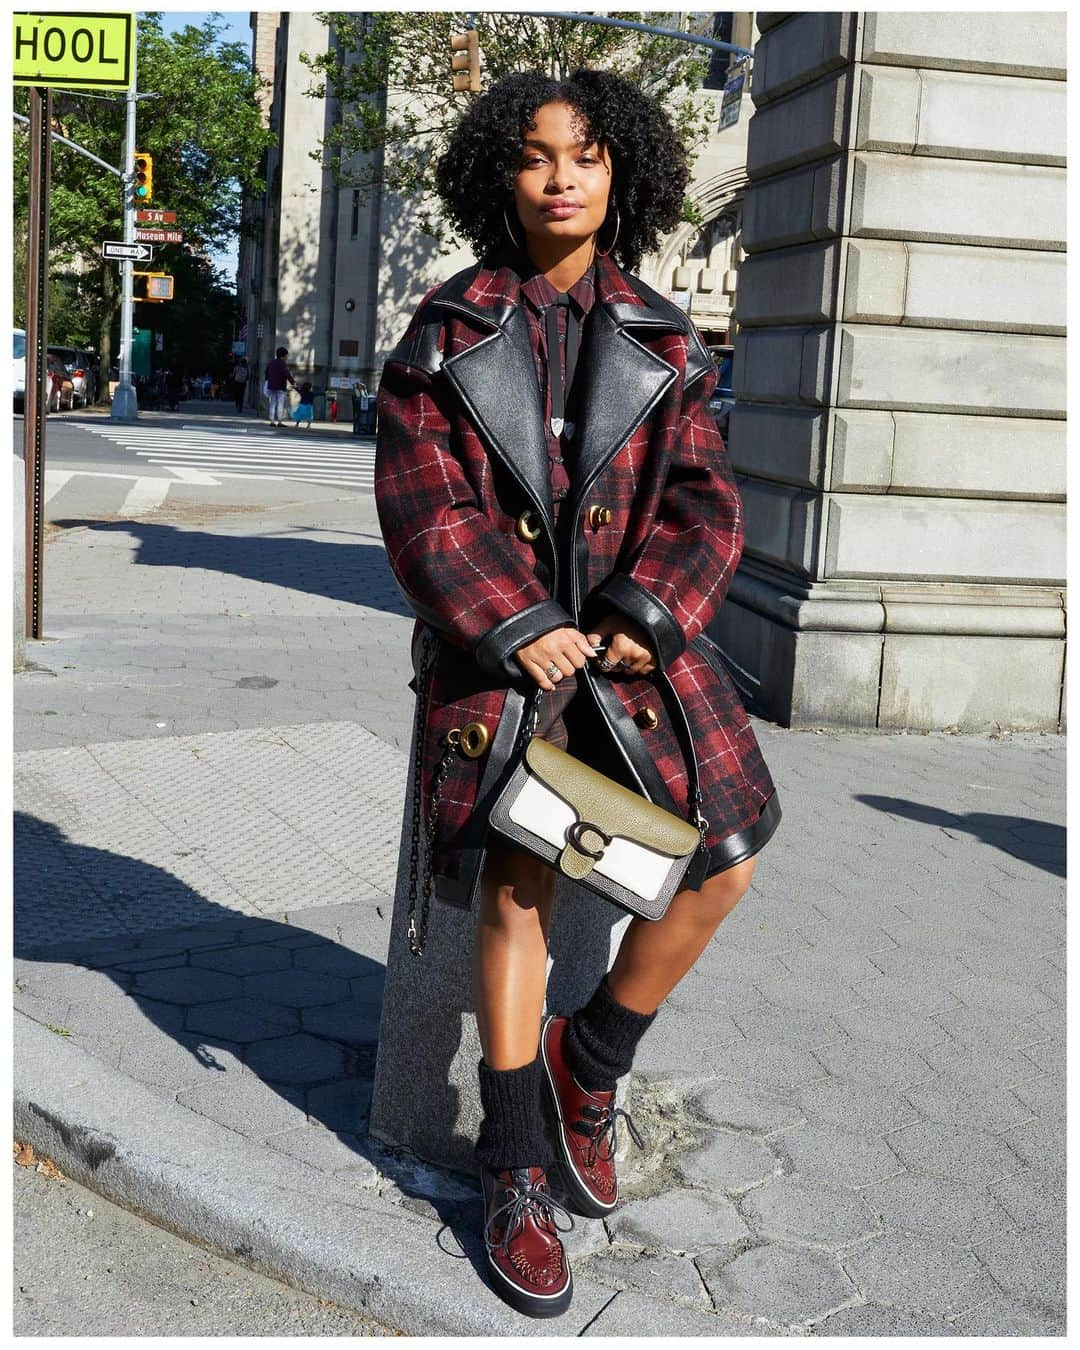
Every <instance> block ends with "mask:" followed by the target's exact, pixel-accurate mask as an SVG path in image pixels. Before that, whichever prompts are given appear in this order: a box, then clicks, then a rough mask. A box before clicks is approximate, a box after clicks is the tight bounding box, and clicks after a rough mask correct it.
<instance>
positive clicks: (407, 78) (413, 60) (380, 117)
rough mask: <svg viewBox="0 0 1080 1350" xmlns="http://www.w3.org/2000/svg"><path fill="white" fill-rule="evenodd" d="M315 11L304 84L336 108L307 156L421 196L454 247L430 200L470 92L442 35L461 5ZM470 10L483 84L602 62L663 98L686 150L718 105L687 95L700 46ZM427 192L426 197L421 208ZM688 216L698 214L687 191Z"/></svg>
mask: <svg viewBox="0 0 1080 1350" xmlns="http://www.w3.org/2000/svg"><path fill="white" fill-rule="evenodd" d="M611 17H612V18H627V19H634V20H637V21H639V22H644V23H652V24H654V25H655V26H657V27H663V28H669V29H676V30H677V29H679V28H680V27H684V26H685V25H684V24H682V23H681V22H680V20H681V19H682V18H683V16H680V15H676V14H662V13H646V14H642V13H640V12H636V11H635V12H626V13H615V14H612V15H611ZM709 17H710V18H711V16H709ZM316 18H317V19H319V20H320V22H322V23H324V24H326V25H327V26H328V27H329V28H330V30H331V38H332V40H331V42H330V43H329V46H328V49H327V50H326V51H325V52H321V53H319V54H317V55H311V54H305V55H302V56H301V60H302V61H303V62H304V64H305V65H306V66H307V67H308V69H310V70H311V71H312V73H313V77H314V83H313V85H312V86H311V88H309V89H308V90H306V91H305V92H306V93H307V94H309V95H310V96H311V97H319V98H321V97H325V96H326V95H331V96H333V97H334V98H335V99H336V100H337V101H338V107H339V110H340V111H339V116H338V120H337V122H336V124H335V125H334V126H333V127H331V129H330V131H329V132H328V133H327V135H326V137H325V138H324V140H323V142H322V145H321V149H319V150H317V151H314V152H313V158H315V159H318V160H320V161H321V163H322V164H323V166H324V167H326V168H329V169H331V170H332V171H333V173H334V176H335V179H336V181H337V182H338V183H339V184H342V185H349V186H352V187H354V188H357V189H358V190H359V191H360V194H361V199H362V200H363V199H365V198H366V196H367V195H368V194H369V193H370V192H371V191H372V190H373V189H374V188H376V187H381V188H384V189H386V190H389V191H393V192H398V193H400V194H401V195H402V196H404V197H415V198H417V199H418V200H419V201H420V203H421V214H420V215H418V223H419V225H420V228H421V229H422V230H423V231H424V232H425V233H426V234H428V235H430V236H431V238H432V239H434V240H435V241H436V242H437V244H438V245H439V247H440V250H441V251H442V252H443V253H448V252H450V251H451V249H452V248H453V247H457V245H458V243H459V241H458V240H457V239H456V238H455V237H454V235H453V233H452V231H451V230H450V227H449V226H448V225H447V224H446V222H444V221H443V220H442V219H441V216H440V215H439V213H438V210H437V206H436V205H435V204H434V203H433V195H432V194H433V186H434V161H435V159H436V157H437V156H438V154H439V153H440V151H441V150H442V148H443V147H444V146H445V144H446V142H447V140H448V138H449V136H450V133H451V132H452V131H453V128H454V126H455V125H456V124H457V121H458V119H459V118H460V117H461V115H462V113H463V112H464V110H465V108H466V107H467V106H468V101H469V99H470V98H472V97H474V95H472V94H469V93H464V92H458V93H455V92H454V91H453V81H452V73H451V66H450V58H451V47H450V35H451V33H456V32H464V31H465V24H466V16H465V14H464V13H461V14H457V13H450V12H447V11H432V10H420V11H417V10H413V11H410V12H409V13H406V14H394V13H391V12H386V11H379V12H367V13H341V12H337V11H335V12H333V13H319V14H316ZM475 20H476V30H477V37H478V40H479V45H480V52H481V69H482V72H483V81H484V85H485V86H487V85H489V84H491V83H494V82H495V81H496V80H498V79H500V78H501V77H502V76H503V75H507V74H509V73H510V72H512V71H516V70H543V71H546V72H549V73H550V74H551V75H553V76H555V77H556V78H562V77H564V76H567V75H569V74H570V73H571V71H573V70H574V69H575V68H577V67H578V66H591V67H593V68H596V69H602V70H609V71H611V72H612V73H614V74H617V75H622V76H625V77H626V78H627V79H630V80H633V82H634V83H635V84H636V85H638V86H639V87H640V88H642V89H644V90H645V91H646V92H647V93H649V94H651V95H653V96H654V97H655V98H657V99H659V100H660V102H661V103H662V104H663V105H664V107H665V108H666V109H667V110H668V114H669V116H670V117H671V120H672V123H673V125H674V127H675V129H676V131H677V132H678V134H679V137H680V139H681V140H682V142H683V144H684V145H685V146H686V149H687V152H688V154H689V155H690V158H691V162H692V161H693V159H694V158H695V157H696V151H697V149H698V148H699V147H700V146H701V145H702V144H703V143H704V141H705V139H706V137H707V135H708V131H709V124H710V121H711V120H712V116H714V115H715V114H713V115H712V116H711V115H710V111H709V107H708V103H707V102H697V101H695V100H694V99H693V97H692V95H693V92H694V91H695V90H698V89H700V88H701V82H702V79H703V78H704V75H705V73H706V71H707V70H708V66H709V58H710V53H709V49H708V48H705V47H699V46H696V45H692V44H690V43H687V42H680V41H679V40H678V39H676V38H667V37H658V36H656V35H653V34H646V33H637V32H633V31H631V30H627V29H618V28H607V27H603V26H601V25H599V24H586V23H575V22H571V21H567V20H563V19H544V18H539V17H536V16H533V15H529V14H514V13H478V14H476V16H475ZM425 202H428V203H432V204H431V205H430V206H429V207H428V209H427V210H426V212H425V211H424V204H425ZM684 219H686V220H687V221H691V222H693V223H695V224H700V223H701V218H700V215H699V213H698V212H697V211H696V210H695V208H694V207H693V205H692V204H691V202H690V201H689V199H687V202H686V205H685V207H684Z"/></svg>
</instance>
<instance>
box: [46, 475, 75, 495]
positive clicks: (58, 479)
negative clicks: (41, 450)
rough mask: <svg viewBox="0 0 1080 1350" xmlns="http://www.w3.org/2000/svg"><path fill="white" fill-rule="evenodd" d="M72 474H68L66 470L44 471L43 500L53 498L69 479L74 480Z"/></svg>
mask: <svg viewBox="0 0 1080 1350" xmlns="http://www.w3.org/2000/svg"><path fill="white" fill-rule="evenodd" d="M74 477H75V474H74V473H69V472H68V470H67V469H46V470H45V500H46V502H47V501H48V500H49V498H50V497H55V496H56V494H57V493H58V492H59V491H60V489H61V488H62V487H63V486H64V484H65V483H66V482H67V481H68V479H69V478H74Z"/></svg>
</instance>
